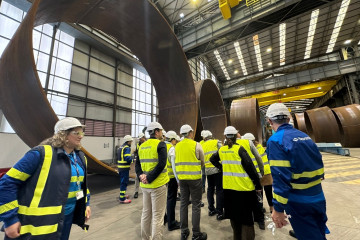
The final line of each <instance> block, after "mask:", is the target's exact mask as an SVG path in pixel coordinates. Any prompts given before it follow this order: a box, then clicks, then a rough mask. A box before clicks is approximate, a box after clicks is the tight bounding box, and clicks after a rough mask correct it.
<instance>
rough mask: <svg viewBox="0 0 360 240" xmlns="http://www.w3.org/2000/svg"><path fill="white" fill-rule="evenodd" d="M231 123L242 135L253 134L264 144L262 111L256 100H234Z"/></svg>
mask: <svg viewBox="0 0 360 240" xmlns="http://www.w3.org/2000/svg"><path fill="white" fill-rule="evenodd" d="M230 122H231V125H232V126H234V127H235V128H236V129H238V130H239V133H240V134H242V135H244V134H245V133H252V134H254V136H255V138H256V140H258V141H259V142H262V139H263V137H262V131H261V124H260V111H259V104H258V102H257V99H256V98H249V99H240V100H234V101H233V102H232V103H231V109H230Z"/></svg>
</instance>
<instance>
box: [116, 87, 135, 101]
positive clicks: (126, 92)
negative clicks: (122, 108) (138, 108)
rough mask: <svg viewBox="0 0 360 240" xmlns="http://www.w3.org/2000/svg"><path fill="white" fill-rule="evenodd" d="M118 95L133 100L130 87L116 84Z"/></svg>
mask: <svg viewBox="0 0 360 240" xmlns="http://www.w3.org/2000/svg"><path fill="white" fill-rule="evenodd" d="M117 91H118V95H120V96H124V97H128V98H133V96H132V95H133V90H132V88H131V87H128V86H124V85H122V84H118V90H117Z"/></svg>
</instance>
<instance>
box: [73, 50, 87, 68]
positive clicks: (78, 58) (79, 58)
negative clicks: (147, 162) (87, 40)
mask: <svg viewBox="0 0 360 240" xmlns="http://www.w3.org/2000/svg"><path fill="white" fill-rule="evenodd" d="M73 64H76V65H79V66H81V67H83V68H88V64H89V56H88V55H86V54H84V53H82V52H79V51H78V50H76V49H75V50H74V58H73Z"/></svg>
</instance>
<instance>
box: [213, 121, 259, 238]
mask: <svg viewBox="0 0 360 240" xmlns="http://www.w3.org/2000/svg"><path fill="white" fill-rule="evenodd" d="M237 133H238V131H237V130H236V129H235V128H234V127H233V126H228V127H226V128H225V130H224V135H225V137H226V142H227V145H226V146H223V147H221V148H220V149H219V150H218V151H217V152H216V153H214V154H213V155H212V156H211V158H210V162H211V163H212V164H213V165H214V166H215V167H217V168H218V169H221V170H222V178H223V179H222V180H223V189H224V218H226V219H230V223H231V227H232V229H233V234H234V236H233V239H234V240H253V239H255V230H254V219H253V210H254V208H255V205H256V201H257V196H256V191H261V184H260V178H259V175H258V173H257V171H256V168H255V166H254V164H253V161H252V159H251V158H250V156H249V154H248V153H247V151H246V150H245V148H244V147H243V146H240V145H239V144H237V143H236V135H237Z"/></svg>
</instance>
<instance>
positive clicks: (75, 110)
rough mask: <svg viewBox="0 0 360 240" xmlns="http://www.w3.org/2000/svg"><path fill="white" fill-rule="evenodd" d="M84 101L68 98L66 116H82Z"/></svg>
mask: <svg viewBox="0 0 360 240" xmlns="http://www.w3.org/2000/svg"><path fill="white" fill-rule="evenodd" d="M84 114H85V103H84V102H80V101H77V100H73V99H69V101H68V112H67V115H68V116H73V117H78V118H84Z"/></svg>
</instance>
